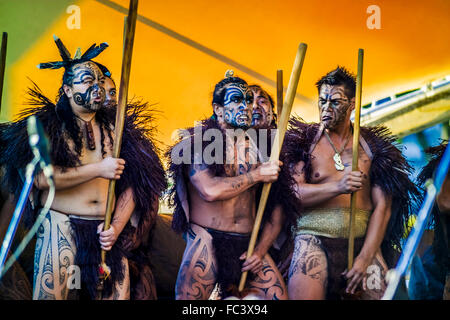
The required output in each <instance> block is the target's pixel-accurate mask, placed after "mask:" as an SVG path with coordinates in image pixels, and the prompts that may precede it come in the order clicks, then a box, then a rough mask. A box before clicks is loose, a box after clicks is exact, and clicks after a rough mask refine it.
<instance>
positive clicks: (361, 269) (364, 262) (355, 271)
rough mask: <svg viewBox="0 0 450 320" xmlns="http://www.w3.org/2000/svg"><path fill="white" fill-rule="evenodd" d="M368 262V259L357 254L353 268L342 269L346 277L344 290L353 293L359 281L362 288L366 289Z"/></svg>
mask: <svg viewBox="0 0 450 320" xmlns="http://www.w3.org/2000/svg"><path fill="white" fill-rule="evenodd" d="M370 262H371V261H370V260H369V259H366V258H363V257H361V256H358V257H356V259H355V261H354V263H353V268H352V269H351V270H350V271H348V272H347V271H344V272H343V273H342V275H343V276H345V278H346V279H347V288H346V289H345V292H347V293H351V294H354V293H355V291H356V289H357V288H358V285H359V284H360V283H361V281H362V288H363V290H366V278H367V268H368V267H369V265H370Z"/></svg>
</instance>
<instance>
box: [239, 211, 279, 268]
mask: <svg viewBox="0 0 450 320" xmlns="http://www.w3.org/2000/svg"><path fill="white" fill-rule="evenodd" d="M283 222H284V214H283V211H282V208H281V206H276V207H275V209H274V211H273V213H272V215H271V217H270V220H269V221H267V222H266V223H265V224H264V227H263V230H262V232H261V236H260V239H259V241H258V244H257V245H256V247H255V250H254V252H253V255H252V256H251V257H250V258H248V259H246V256H247V252H245V253H244V254H242V256H241V257H240V259H241V260H243V259H246V261H245V262H244V264H243V265H242V272H244V271H251V272H253V273H258V272H259V271H261V269H262V266H263V263H262V261H263V258H264V256H265V255H266V253H267V252H268V251H269V249H270V247H271V246H272V244H273V243H274V241H275V240H276V239H277V237H278V235H279V234H280V231H281V228H282V226H283Z"/></svg>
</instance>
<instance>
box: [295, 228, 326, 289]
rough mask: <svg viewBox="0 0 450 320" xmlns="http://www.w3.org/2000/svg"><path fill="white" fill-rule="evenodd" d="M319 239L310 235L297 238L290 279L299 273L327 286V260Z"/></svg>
mask: <svg viewBox="0 0 450 320" xmlns="http://www.w3.org/2000/svg"><path fill="white" fill-rule="evenodd" d="M320 245H321V242H320V240H319V239H318V238H316V237H314V236H310V235H299V236H297V237H296V238H295V248H294V254H293V256H292V262H291V266H290V268H289V276H288V277H289V279H291V278H292V277H295V276H296V275H297V274H298V273H301V274H303V275H306V276H308V277H309V278H311V279H313V280H317V281H320V282H321V284H322V286H323V287H324V288H326V285H327V278H328V272H327V258H326V255H325V252H324V251H323V250H322V248H321V246H320Z"/></svg>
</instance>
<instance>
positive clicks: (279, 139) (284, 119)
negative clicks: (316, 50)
mask: <svg viewBox="0 0 450 320" xmlns="http://www.w3.org/2000/svg"><path fill="white" fill-rule="evenodd" d="M306 48H307V45H306V44H305V43H300V45H299V46H298V49H297V55H296V57H295V62H294V67H293V68H292V73H291V78H290V79H289V85H288V88H287V92H286V99H285V101H284V104H283V111H282V114H281V117H280V119H279V121H278V130H277V132H276V135H275V140H274V145H273V147H272V153H271V155H270V159H269V161H276V160H278V158H279V156H280V151H281V146H282V144H283V140H284V135H285V133H286V129H287V125H288V122H289V116H290V114H291V109H292V105H293V103H294V98H295V93H296V92H297V86H298V80H299V79H300V73H301V71H302V67H303V61H304V60H305V54H306ZM271 186H272V184H271V183H264V186H263V189H262V193H261V199H260V201H259V206H258V211H257V213H256V218H255V223H254V225H253V230H252V235H251V237H250V243H249V245H248V250H247V257H251V255H252V254H253V250H254V249H255V244H256V238H257V236H258V231H259V227H260V225H261V220H262V217H263V213H264V209H265V208H266V203H267V198H268V197H269V192H270V188H271ZM247 273H248V272H247V271H245V272H244V273H242V276H241V281H240V283H239V292H242V290H244V286H245V281H246V280H247Z"/></svg>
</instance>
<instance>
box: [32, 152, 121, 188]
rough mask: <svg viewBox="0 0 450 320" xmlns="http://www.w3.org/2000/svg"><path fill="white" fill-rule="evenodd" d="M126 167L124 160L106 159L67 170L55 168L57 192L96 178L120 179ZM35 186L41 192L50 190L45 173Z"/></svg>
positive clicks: (41, 174) (38, 178) (36, 179)
mask: <svg viewBox="0 0 450 320" xmlns="http://www.w3.org/2000/svg"><path fill="white" fill-rule="evenodd" d="M124 165H125V161H124V160H123V159H119V158H111V157H106V158H105V159H103V160H102V161H100V162H96V163H89V164H85V165H82V166H79V167H74V168H65V170H63V168H62V167H55V168H54V173H53V180H54V182H55V188H56V190H63V189H68V188H72V187H76V186H78V185H80V184H82V183H85V182H88V181H90V180H92V179H95V178H105V179H119V178H120V175H121V174H122V172H123V169H124ZM34 185H35V186H36V188H38V189H41V190H46V189H48V188H49V185H48V183H47V179H46V178H45V176H44V173H43V172H41V173H39V174H38V175H37V177H36V178H35V181H34Z"/></svg>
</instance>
